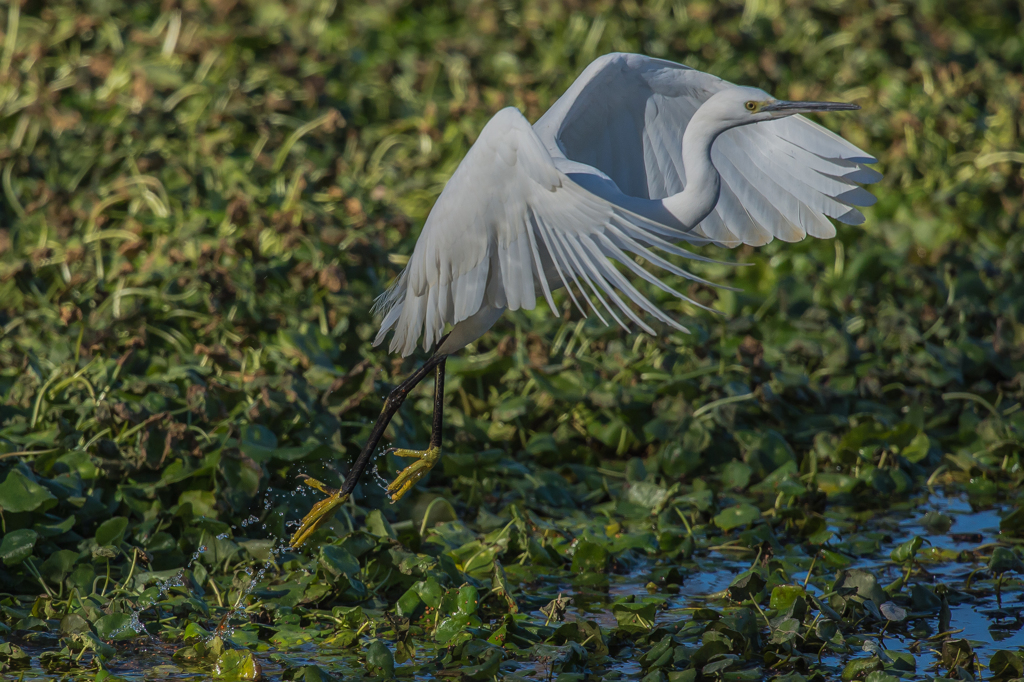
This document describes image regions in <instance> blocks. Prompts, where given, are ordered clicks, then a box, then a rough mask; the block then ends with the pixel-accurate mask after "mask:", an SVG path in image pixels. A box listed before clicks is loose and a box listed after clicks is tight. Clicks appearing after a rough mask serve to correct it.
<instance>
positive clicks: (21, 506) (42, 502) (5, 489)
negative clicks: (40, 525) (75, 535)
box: [0, 469, 57, 512]
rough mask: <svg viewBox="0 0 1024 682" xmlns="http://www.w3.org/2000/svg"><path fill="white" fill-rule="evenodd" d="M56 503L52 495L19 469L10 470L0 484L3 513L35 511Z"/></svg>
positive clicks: (0, 500)
mask: <svg viewBox="0 0 1024 682" xmlns="http://www.w3.org/2000/svg"><path fill="white" fill-rule="evenodd" d="M56 503H57V498H56V497H54V496H53V494H52V493H51V492H50V491H49V490H47V489H46V488H44V487H43V486H41V485H39V484H38V483H36V482H35V480H33V479H31V478H29V477H28V476H26V475H25V473H24V472H23V471H22V470H21V469H11V471H10V473H8V474H7V478H5V479H4V482H3V483H0V509H3V511H5V512H27V511H35V510H36V509H39V507H41V506H45V507H46V508H49V507H51V506H53V505H54V504H56Z"/></svg>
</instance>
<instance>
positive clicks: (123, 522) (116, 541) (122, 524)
mask: <svg viewBox="0 0 1024 682" xmlns="http://www.w3.org/2000/svg"><path fill="white" fill-rule="evenodd" d="M127 527H128V519H127V518H125V517H123V516H115V517H114V518H112V519H107V520H106V521H104V522H103V523H101V524H100V527H99V528H97V529H96V544H97V545H114V546H117V545H120V544H121V541H122V540H124V531H125V529H126V528H127Z"/></svg>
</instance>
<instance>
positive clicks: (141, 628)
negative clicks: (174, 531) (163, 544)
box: [110, 533, 227, 639]
mask: <svg viewBox="0 0 1024 682" xmlns="http://www.w3.org/2000/svg"><path fill="white" fill-rule="evenodd" d="M220 537H227V533H224V534H223V536H218V539H220ZM206 549H207V548H206V545H203V546H202V547H200V548H199V549H197V550H196V551H195V552H193V554H192V558H191V559H189V562H188V564H187V565H186V566H185V568H182V569H181V570H179V571H178V572H177V573H175V574H174V575H172V576H171V577H170V578H168V579H167V580H161V581H159V582H157V584H156V586H157V591H156V594H155V595H154V596H153V597H151V598H150V600H149V603H148V604H145V605H143V604H138V605H137V606H135V607H134V608H132V607H129V612H128V622H127V623H125V624H124V625H122V626H121V627H119V628H117V629H116V630H114V631H113V632H112V633H110V639H117V636H118V635H120V634H122V633H124V632H127V631H128V630H132V631H133V632H135V633H136V634H145V635H146V636H147V637H149V636H150V635H149V631H147V630H146V626H145V625H143V624H142V619H141V618H140V616H141V615H142V612H143V611H145V610H146V609H148V608H150V607H152V606H155V605H156V603H157V602H158V601H160V599H161V598H162V597H163V596H164V595H165V594H167V593H168V592H170V590H171V588H174V587H184V588H185V589H188V585H187V584H186V583H185V571H187V570H189V569H191V568H192V564H194V563H195V562H196V561H197V560H198V559H199V555H200V554H202V553H203V552H205V551H206Z"/></svg>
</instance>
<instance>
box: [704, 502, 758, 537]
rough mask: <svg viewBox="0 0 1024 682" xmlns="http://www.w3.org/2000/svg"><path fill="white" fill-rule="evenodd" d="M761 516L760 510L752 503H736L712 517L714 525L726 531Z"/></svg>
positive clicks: (749, 522)
mask: <svg viewBox="0 0 1024 682" xmlns="http://www.w3.org/2000/svg"><path fill="white" fill-rule="evenodd" d="M759 518H761V510H760V509H758V508H757V507H755V506H754V505H752V504H747V503H743V504H737V505H735V506H733V507H728V508H726V509H723V510H722V511H721V512H720V513H719V514H717V515H716V516H715V518H714V522H715V525H716V526H718V527H719V528H721V529H722V530H724V531H726V532H728V531H730V530H732V529H733V528H736V527H738V526H746V525H748V524H751V523H753V522H754V521H757V520H758V519H759Z"/></svg>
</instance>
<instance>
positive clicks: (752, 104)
mask: <svg viewBox="0 0 1024 682" xmlns="http://www.w3.org/2000/svg"><path fill="white" fill-rule="evenodd" d="M746 107H747V111H756V110H757V102H747V104H746Z"/></svg>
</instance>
